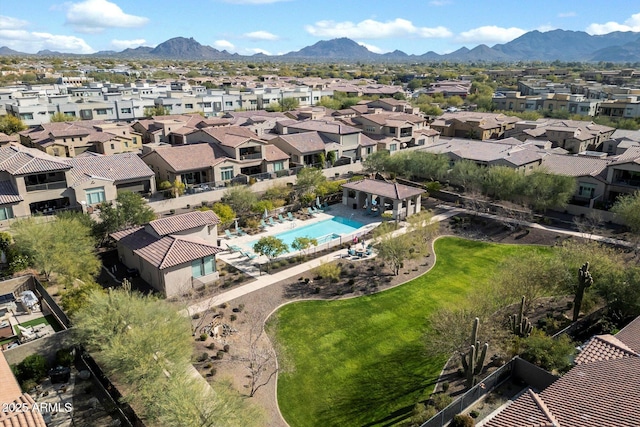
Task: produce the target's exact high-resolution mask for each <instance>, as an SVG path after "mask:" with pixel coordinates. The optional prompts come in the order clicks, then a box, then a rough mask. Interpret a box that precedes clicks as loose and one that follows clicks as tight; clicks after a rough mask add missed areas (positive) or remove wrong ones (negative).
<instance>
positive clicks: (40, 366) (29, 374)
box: [16, 353, 49, 383]
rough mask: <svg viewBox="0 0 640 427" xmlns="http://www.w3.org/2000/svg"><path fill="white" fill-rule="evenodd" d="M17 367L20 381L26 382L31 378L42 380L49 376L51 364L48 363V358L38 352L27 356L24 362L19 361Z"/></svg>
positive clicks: (36, 380)
mask: <svg viewBox="0 0 640 427" xmlns="http://www.w3.org/2000/svg"><path fill="white" fill-rule="evenodd" d="M16 369H17V372H18V380H19V381H20V383H24V382H26V381H29V380H33V381H35V382H40V381H41V380H42V379H43V378H45V377H46V376H47V371H48V370H49V366H48V364H47V359H45V358H44V357H43V356H41V355H39V354H37V353H34V354H32V355H29V356H27V357H25V359H24V360H23V361H22V362H20V363H18V365H17V367H16Z"/></svg>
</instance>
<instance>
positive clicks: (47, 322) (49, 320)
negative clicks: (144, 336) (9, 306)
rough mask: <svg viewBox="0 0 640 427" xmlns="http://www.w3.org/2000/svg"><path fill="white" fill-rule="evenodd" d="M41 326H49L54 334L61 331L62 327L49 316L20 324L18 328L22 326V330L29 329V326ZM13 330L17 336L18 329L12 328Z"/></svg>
mask: <svg viewBox="0 0 640 427" xmlns="http://www.w3.org/2000/svg"><path fill="white" fill-rule="evenodd" d="M42 324H45V325H51V327H52V328H53V330H54V331H55V332H58V331H61V330H62V327H61V326H60V324H59V323H58V321H57V320H56V318H55V317H54V316H53V315H51V314H50V315H48V316H44V317H39V318H37V319H33V320H29V321H27V322H23V323H20V326H22V327H23V328H30V327H31V326H36V325H42ZM13 330H14V332H15V333H16V335H18V328H17V327H16V326H14V327H13Z"/></svg>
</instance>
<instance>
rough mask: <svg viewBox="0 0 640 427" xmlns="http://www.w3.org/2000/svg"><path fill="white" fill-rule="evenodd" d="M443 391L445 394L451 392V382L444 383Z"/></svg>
mask: <svg viewBox="0 0 640 427" xmlns="http://www.w3.org/2000/svg"><path fill="white" fill-rule="evenodd" d="M442 391H444V392H445V393H446V392H447V391H449V381H445V382H443V383H442Z"/></svg>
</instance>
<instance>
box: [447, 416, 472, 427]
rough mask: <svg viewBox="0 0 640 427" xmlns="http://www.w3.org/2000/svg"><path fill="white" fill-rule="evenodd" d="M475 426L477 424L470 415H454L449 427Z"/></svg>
mask: <svg viewBox="0 0 640 427" xmlns="http://www.w3.org/2000/svg"><path fill="white" fill-rule="evenodd" d="M475 425H476V422H475V421H474V420H473V418H471V417H470V416H469V415H462V414H458V415H454V417H453V420H451V424H449V427H473V426H475Z"/></svg>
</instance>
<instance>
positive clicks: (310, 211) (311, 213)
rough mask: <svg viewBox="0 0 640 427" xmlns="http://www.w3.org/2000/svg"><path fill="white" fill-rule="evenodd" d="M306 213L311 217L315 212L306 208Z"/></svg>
mask: <svg viewBox="0 0 640 427" xmlns="http://www.w3.org/2000/svg"><path fill="white" fill-rule="evenodd" d="M307 213H308V214H309V215H311V216H314V215H315V214H316V213H317V212H315V211H313V210H312V209H311V208H307Z"/></svg>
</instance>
